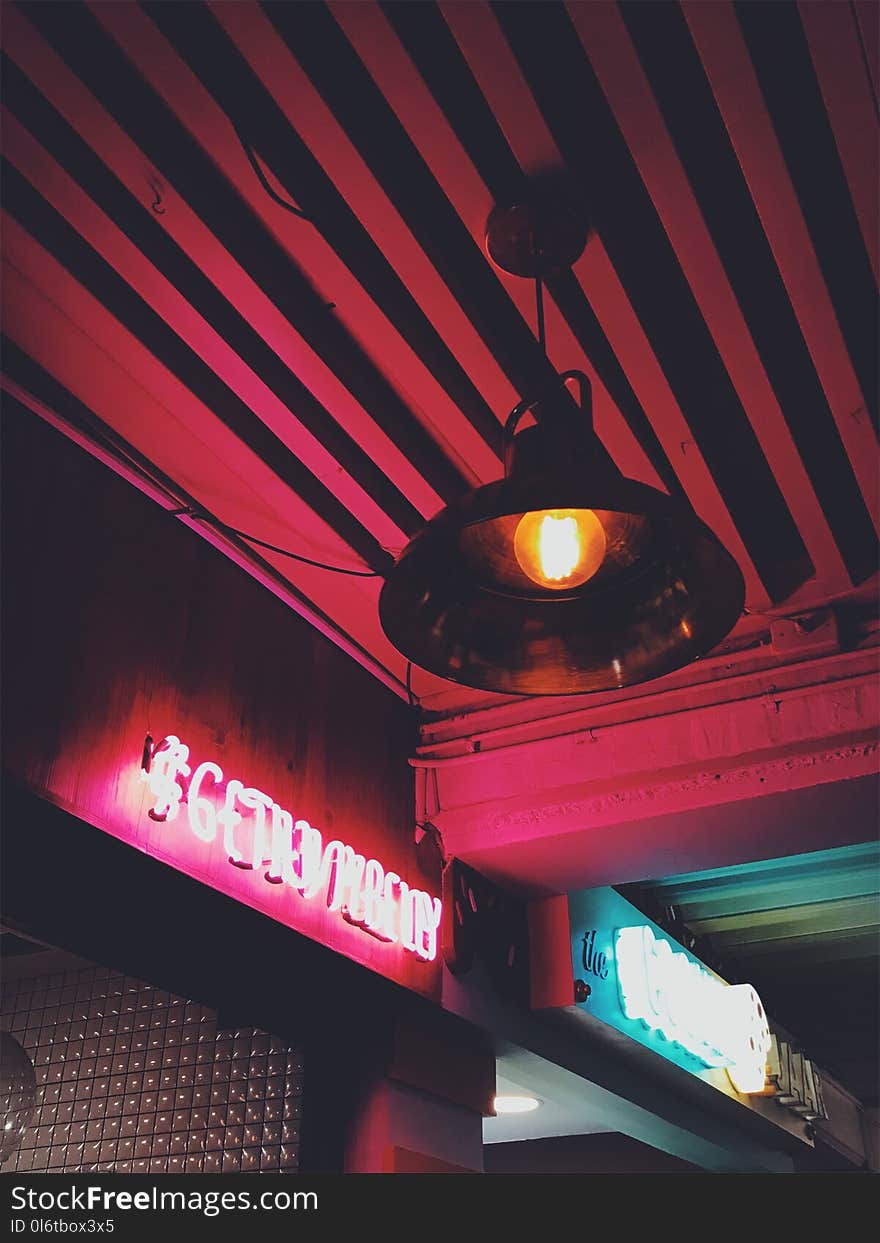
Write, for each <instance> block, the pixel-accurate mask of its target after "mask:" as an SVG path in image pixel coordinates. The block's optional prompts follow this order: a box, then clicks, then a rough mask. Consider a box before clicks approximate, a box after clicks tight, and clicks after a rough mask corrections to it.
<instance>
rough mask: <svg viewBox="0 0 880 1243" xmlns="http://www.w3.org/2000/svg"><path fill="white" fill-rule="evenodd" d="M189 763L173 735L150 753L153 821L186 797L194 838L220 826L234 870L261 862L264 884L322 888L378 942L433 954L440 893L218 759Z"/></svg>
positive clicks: (307, 892)
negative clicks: (296, 813)
mask: <svg viewBox="0 0 880 1243" xmlns="http://www.w3.org/2000/svg"><path fill="white" fill-rule="evenodd" d="M188 760H189V748H188V747H187V746H186V745H185V744H184V743H182V742H181V741H180V739H179V738H178V737H177V736H176V735H174V734H169V735H168V736H167V737H166V738H163V739H162V741H161V742H160V743H158V744H157V745H156V746H154V747H153V748H152V750H151V751H150V752H149V755H148V767H146V766H145V767H144V768H143V771H142V779H143V780H144V781H145V782H146V783H147V785H148V787H149V790H150V792H151V794H152V795H153V797H154V800H155V802H154V805H153V806H152V807H151V808H150V809H149V812H148V814H149V815H150V817H151V818H152V819H154V820H157V821H160V822H161V821H174V820H175V819H176V817H177V815H178V813H179V811H180V806H181V804H182V803H184V802H185V803H186V804H187V819H188V821H189V827H190V829H191V831H192V833H193V834H194V835H195V837H197V838H198V839H199V840H200V841H202V842H205V843H210V842H213V841H215V839H216V837H217V830H218V826H219V828H221V829H222V832H223V838H222V844H223V850H224V851H225V853H226V856H227V859H228V861H229V863H231V864H233V865H234V866H235V867H238V868H243V869H246V870H249V871H250V870H253V871H258V870H261V869H263V868H264V867H265V870H264V871H263V873H262V875H263V878H264V879H265V880H266V881H267V882H268V883H270V884H273V885H282V884H283V885H288V886H289V887H290V888H291V889H293V890H295V891H296V892H297V893H298V894H300V895H301V896H302V897H303V898H304V899H307V900H309V899H312V898H315V897H316V896H317V895H318V894H320V893H321V892H322V891H323V892H324V893H325V898H326V902H327V907H328V909H329V910H331V911H334V912H336V913H338V914H339V915H340V916H341V918H343V919H345V920H346V921H347V922H348V923H350V924H354V925H356V926H357V927H359V928H362V929H363V931H364V932H367V933H369V934H370V935H371V936H373V937H375V938H376V939H377V940H379V941H385V942H388V943H390V944H395V943H398V944H400V946H401V947H402V948H403V949H404V950H406V951H408V952H409V953H412V954H414V955H415V956H416V957H417V958H420V959H422V960H424V961H426V962H432V961H433V960H434V959H435V958H436V957H437V949H438V931H439V928H440V921H441V917H442V906H441V902H440V899H439V898H434V897H432V896H431V895H430V894H428V893H425V892H423V891H422V890H421V889H413V888H410V886H409V885H408V884H407V883H406V881H404V880H401V878H400V876H399V875H398V874H397V872H393V871H386V870H385V869H384V867H383V866H382V864H381V863H380V862H379V860H378V859H372V858H370V859H368V858H366V856H364V855H362V854H360V853H358V851H357V850H355V848H354V847H353V846H350V845H348V844H347V843H346V842H343V841H341V840H340V839H338V838H334V839H333V840H332V841H329V842H327V843H326V844H325V843H324V841H323V837H322V835H321V832H320V830H318V829H316V828H314V827H313V826H312V825H311V824H310V823H309V821H308V820H304V819H297V820H294V818H293V816H292V814H291V813H290V812H289V811H287V810H286V809H285V808H284V807H282V806H281V805H280V804H278V803H276V802H274V801H273V800H272V798H271V796H270V795H268V794H265V793H263V791H262V790H258V789H256V788H255V787H253V786H245V785H244V784H243V782H241V781H239V780H238V779H237V778H234V777H233V778H229V779H224V774H223V769H222V768H221V767H220V765H219V764H215V763H213V762H212V761H210V760H206V761H204V762H202V763H201V764H199V765H198V766H197V767H196V769H195V771H194V772H192V775H191V776H190V773H191V770H190V766H189V763H188ZM145 763H146V762H145ZM224 780H225V787H224Z"/></svg>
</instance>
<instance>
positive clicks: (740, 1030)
mask: <svg viewBox="0 0 880 1243" xmlns="http://www.w3.org/2000/svg"><path fill="white" fill-rule="evenodd" d="M569 917H570V921H571V933H572V960H573V966H574V969H575V975H576V976H578V975H580V976H582V978H583V979H584V982H585V983H589V995H588V997H587V999H586V1000H585V1001H582V1002H580V1003H579V1004H580V1005H581V1006H582V1007H583V1008H584V1009H585V1010H587V1011H588V1012H589V1013H591V1014H593V1015H595V1016H596V1017H597V1018H599V1019H601V1020H602V1021H603V1022H605V1023H608V1024H609V1025H610V1026H612V1027H615V1028H616V1029H617V1030H618V1031H621V1032H623V1033H624V1034H625V1035H627V1036H630V1037H631V1038H632V1039H634V1040H637V1041H638V1042H639V1043H640V1044H643V1045H646V1046H647V1047H649V1048H652V1049H653V1050H654V1051H655V1052H657V1053H659V1054H660V1055H661V1056H663V1057H665V1058H667V1059H668V1060H670V1061H673V1062H676V1063H677V1064H678V1065H680V1066H682V1067H683V1068H684V1069H686V1070H689V1071H691V1073H694V1074H700V1073H701V1072H702V1071H703V1070H705V1069H715V1068H719V1067H723V1068H725V1069H726V1071H727V1074H728V1077H729V1078H730V1081H731V1083H732V1085H733V1087H734V1088H735V1089H736V1090H737V1091H738V1092H741V1093H743V1094H747V1093H750V1092H761V1091H763V1089H764V1085H765V1078H766V1062H767V1054H768V1052H769V1048H770V1029H769V1025H768V1023H767V1017H766V1015H765V1013H764V1007H763V1005H762V1004H761V1000H760V998H759V997H758V994H757V992H756V991H755V989H754V988H753V987H752V986H751V985H750V984H735V985H731V984H728V983H726V981H724V980H722V979H721V977H720V976H718V975H716V974H715V973H714V972H713V971H710V970H709V968H708V967H706V966H705V965H704V964H703V963H701V962H700V960H699V959H698V958H696V957H695V956H694V955H693V954H691V953H690V952H689V951H688V950H686V949H685V948H684V947H683V946H681V945H679V944H678V942H677V941H674V940H673V939H672V938H671V937H669V936H668V935H667V934H666V933H665V932H664V931H663V930H662V929H661V928H660V927H658V925H657V924H655V923H653V922H652V921H651V920H649V919H647V918H646V917H645V916H644V915H642V914H641V912H640V911H638V910H636V908H635V907H633V906H632V905H631V904H630V903H629V902H627V901H626V900H625V899H624V898H621V897H620V895H619V894H618V893H616V892H615V891H614V890H613V889H595V890H585V891H582V892H581V893H578V894H572V895H570V897H569Z"/></svg>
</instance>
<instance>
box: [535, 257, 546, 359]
mask: <svg viewBox="0 0 880 1243" xmlns="http://www.w3.org/2000/svg"><path fill="white" fill-rule="evenodd" d="M535 314H536V317H537V322H538V344H539V345H540V347H541V349H542V350H543V352H544V357H545V358H546V357H547V332H546V328H545V326H544V282H543V280H542V279H541V273H540V272H538V273H537V275H536V276H535Z"/></svg>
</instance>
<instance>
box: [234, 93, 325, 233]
mask: <svg viewBox="0 0 880 1243" xmlns="http://www.w3.org/2000/svg"><path fill="white" fill-rule="evenodd" d="M229 123H230V125H231V126H232V128H233V129H234V130H235V135H236V137H237V138H238V141H239V142H240V143H241V145H242V147H243V149H244V153H245V155H246V156H247V158H248V161H249V163H250V166H251V168H252V169H253V170H254V173H255V174H256V177H257V180H258V181H259V183H260V185H261V186H262V187H263V189H264V190H265V191H266V193H267V194H268V195H269V198H270V199H273V200H274V201H275V202H276V203H277V204H278V206H279V207H283V208H284V210H285V211H289V212H291V213H292V215H294V216H298V217H299V218H300V220H306V221H308V223H309V224H315V222H314V220H312V218H311V216H307V215H306V213H305V212H304V211H302V210H301V209H300V208H299V207H296V206H295V205H294V204H293V203H289V202H288V201H287V200H286V199H283V198H282V197H281V195H280V194H278V192H277V191H276V190H274V189H273V188H272V186H271V185H270V183H269V179H268V177H267V176H266V174H265V173H264V172H263V169H262V167H261V166H260V162H259V160H258V159H257V154H256V152H255V151H254V149H253V147H252V146H251V144H250V142H249V141H248V140H247V138H246V137H245V136H244V133H243V132H242V130H241V129H240V128H239V126H238V125H236V123H235V122H234V121H233V120H232V118H230V120H229ZM316 227H317V226H316Z"/></svg>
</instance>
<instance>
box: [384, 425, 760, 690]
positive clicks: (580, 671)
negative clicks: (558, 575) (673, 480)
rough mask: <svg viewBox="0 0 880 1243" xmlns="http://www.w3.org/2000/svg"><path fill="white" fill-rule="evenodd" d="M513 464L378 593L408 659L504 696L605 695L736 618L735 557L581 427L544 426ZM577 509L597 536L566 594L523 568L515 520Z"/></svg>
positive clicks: (524, 441) (664, 666) (434, 529)
mask: <svg viewBox="0 0 880 1243" xmlns="http://www.w3.org/2000/svg"><path fill="white" fill-rule="evenodd" d="M509 465H510V469H509V475H508V477H507V478H505V479H502V480H499V481H498V482H496V483H490V484H487V485H486V486H485V487H481V488H478V489H476V490H475V491H474V492H471V493H469V494H468V495H467V496H465V497H463V498H462V499H461V500H459V501H457V502H455V503H454V504H452V505H449V506H448V507H447V508H446V509H444V510H442V511H441V512H440V513H439V514H438V515H437V516H436V517H435V518H433V519H432V520H431V521H430V522H428V523H427V525H426V526H425V527H424V529H423V530H422V531H420V532H419V534H418V535H416V536H415V538H414V539H412V540H411V541H410V543H409V544H408V545H407V547H406V548H405V549H404V551H403V553H402V554H401V556H400V557H399V559H398V561H397V562H396V564H395V566H394V568H393V570H392V571H391V573H390V575H389V577H388V578H387V580H386V582H385V584H384V586H383V589H382V593H381V596H380V600H379V615H380V619H381V622H382V626H383V629H384V630H385V633H386V634H387V635H388V638H389V639H390V640H391V642H392V643H393V644H394V645H395V647H397V649H398V650H399V651H400V652H402V653H403V654H404V655H405V656H406V657H407V658H408V659H409V660H411V661H412V662H413V663H414V664H416V665H418V666H419V667H420V668H422V669H425V670H428V671H429V672H431V673H434V674H437V675H438V676H440V677H442V678H448V679H450V680H451V681H453V682H460V683H463V684H464V685H466V686H473V687H477V688H480V689H483V690H491V691H500V692H506V693H509V694H526V695H568V694H576V693H581V692H585V691H604V690H613V689H616V688H618V687H623V686H631V685H633V684H634V683H638V682H645V681H648V680H649V679H651V678H656V677H660V676H661V675H662V674H665V673H669V672H671V671H672V670H673V669H679V668H681V667H682V666H684V665H687V664H689V663H690V662H691V661H693V660H696V659H697V658H698V657H699V656H702V655H703V654H705V653H706V652H708V651H710V650H711V649H712V648H713V647H715V646H716V645H717V644H718V643H720V641H721V640H722V639H723V638H724V637H725V636H726V635H727V634H728V633H729V631H730V630H731V629H732V628H733V626H734V625H735V624H736V622H737V620H738V618H739V617H740V615H741V613H742V610H743V603H744V596H745V589H744V583H743V578H742V574H741V573H740V570H739V567H738V565H737V564H736V562H735V561H734V559H733V557H732V556H731V555H730V554H729V553H728V552H727V551H726V549H725V548H724V547H723V546H722V545H721V544H720V542H719V541H718V540H717V539H716V537H715V535H714V534H713V533H712V531H710V530H709V528H708V527H707V526H706V525H705V524H704V523H703V522H701V521H700V520H699V518H697V517H696V515H695V514H694V513H693V511H692V510H691V509H690V508H689V507H688V506H687V505H686V504H684V503H683V502H681V501H678V500H676V499H674V498H672V497H670V496H667V495H665V494H664V493H662V492H658V491H657V490H656V489H654V488H650V487H647V486H646V485H644V484H640V483H637V482H635V481H634V480H631V479H627V478H625V477H624V476H623V475H621V474H620V472H619V471H618V470H617V469H616V468H615V467H614V465H613V464H612V463H611V462H610V459H609V458H608V456H607V454H606V453H605V450H604V449H603V447H602V445H601V443H600V442H599V441H598V440H597V438H596V437H595V435H594V433H593V432H592V429H591V428H590V427H589V425H588V423H586V422H585V427H584V428H577V429H575V430H574V431H573V429H572V426H571V422H570V420H567V419H564V418H553V419H550V418H547V419H542V421H541V423H540V424H538V425H536V426H534V427H529V428H526V429H524V430H523V431H521V432H520V433H519V434H518V435H517V436H516V438H515V439H514V440H513V444H512V454H511V458H510V463H509ZM585 510H586V511H592V514H593V515H595V518H597V519H598V521H599V523H601V527H602V530H603V531H604V550H603V553H604V555H602V556H601V562H600V564H599V566H598V569H597V570H596V571H595V572H594V573H593V574H592V576H591V577H589V578H588V579H587V581H585V582H583V583H581V584H580V585H578V586H572V587H570V588H566V587H565V586H564V585H562V586H560V585H557V584H552V585H546V586H544V585H542V584H541V583H540V582H537V581H535V580H534V578H532V577H530V576H529V575H528V574H526V573H525V572H524V570H523V568H522V564H521V561H520V559H519V558H518V557H517V555H516V550H515V548H514V543H515V537H516V532H517V530H518V528H519V527H520V523H521V520H522V519H523V517H524V515H526V514H534V513H540V512H541V511H549V512H552V513H560V512H562V513H568V512H571V511H574V512H575V513H577V512H582V511H585ZM590 521H591V522H593V519H592V517H591V518H590ZM599 538H600V540H601V532H600V533H599Z"/></svg>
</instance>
